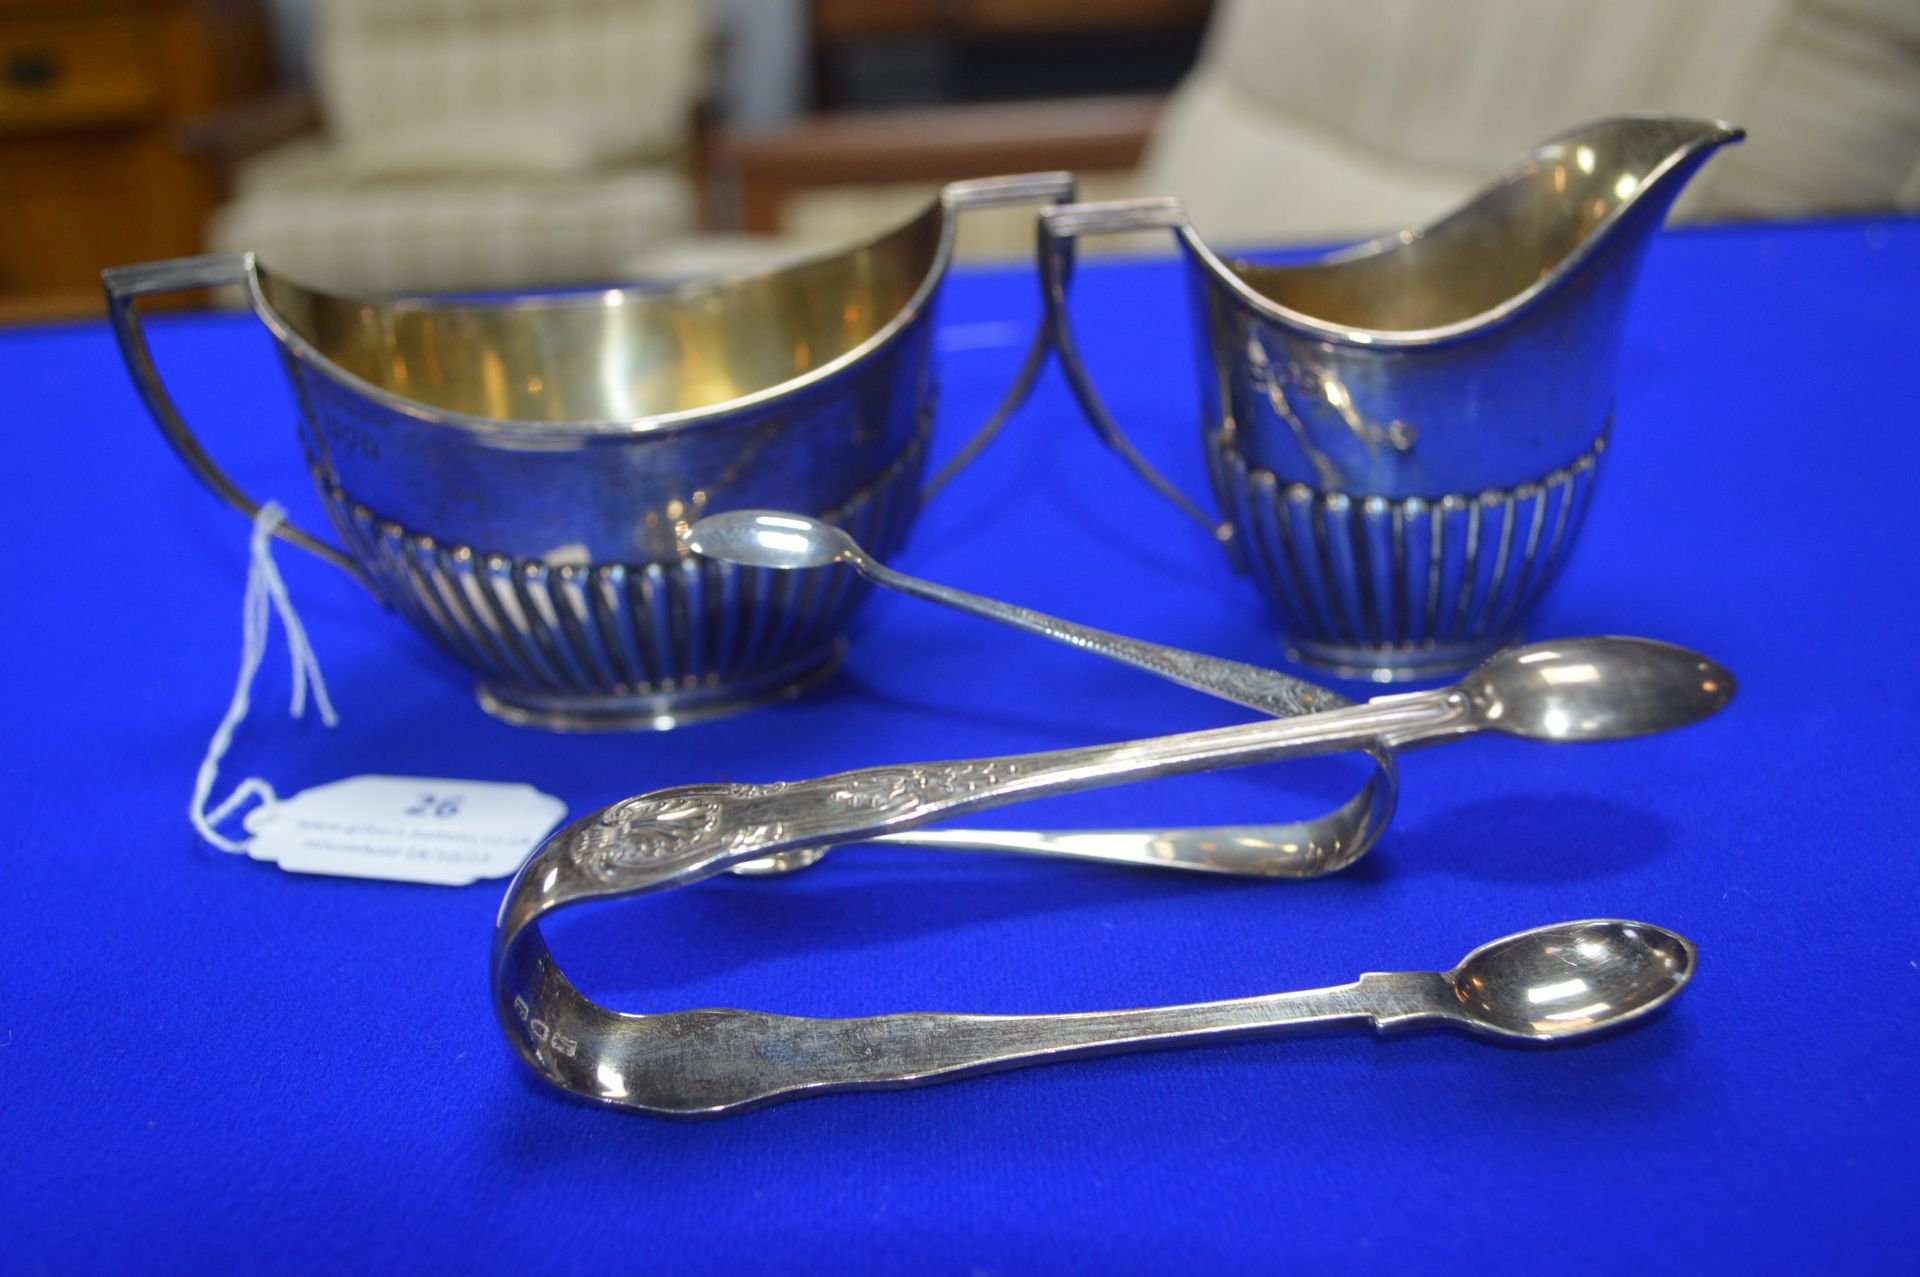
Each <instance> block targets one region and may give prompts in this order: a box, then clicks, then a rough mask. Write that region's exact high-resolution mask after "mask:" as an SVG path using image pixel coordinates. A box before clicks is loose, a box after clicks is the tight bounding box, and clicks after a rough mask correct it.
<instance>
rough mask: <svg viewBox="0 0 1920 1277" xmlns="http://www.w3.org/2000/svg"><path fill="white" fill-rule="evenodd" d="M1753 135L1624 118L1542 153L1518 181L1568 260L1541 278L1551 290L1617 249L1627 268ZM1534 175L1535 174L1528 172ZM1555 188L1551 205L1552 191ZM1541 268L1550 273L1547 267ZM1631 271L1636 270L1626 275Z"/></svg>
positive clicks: (1667, 119)
mask: <svg viewBox="0 0 1920 1277" xmlns="http://www.w3.org/2000/svg"><path fill="white" fill-rule="evenodd" d="M1745 136H1746V132H1745V130H1743V129H1740V128H1738V127H1736V126H1734V125H1731V124H1727V123H1724V122H1722V121H1719V120H1693V119H1686V118H1682V117H1676V116H1659V115H1642V116H1623V117H1619V118H1616V119H1611V120H1603V121H1600V122H1598V123H1596V124H1591V125H1588V126H1586V127H1584V128H1581V129H1577V130H1575V131H1573V132H1571V133H1568V134H1565V135H1563V136H1561V137H1559V138H1556V139H1554V140H1553V141H1551V142H1548V143H1547V144H1545V145H1544V146H1542V147H1541V148H1540V149H1539V150H1538V151H1537V152H1535V155H1534V156H1533V157H1529V158H1530V160H1531V161H1532V162H1531V164H1528V165H1523V166H1522V171H1521V172H1520V173H1518V174H1516V175H1515V176H1516V177H1517V179H1518V180H1517V181H1516V182H1515V186H1516V187H1517V188H1519V190H1518V191H1517V193H1518V194H1520V195H1521V196H1522V199H1523V201H1524V202H1525V203H1529V204H1532V205H1534V206H1536V207H1537V208H1538V209H1539V210H1540V211H1539V212H1538V213H1537V214H1536V216H1540V217H1542V218H1544V219H1546V220H1547V221H1549V222H1559V223H1561V226H1562V228H1563V229H1561V230H1560V231H1559V233H1558V234H1557V235H1556V234H1553V233H1551V232H1549V246H1551V241H1552V240H1555V239H1558V240H1560V242H1561V244H1562V245H1563V246H1564V249H1563V251H1564V256H1563V257H1562V259H1561V260H1560V261H1559V262H1557V263H1553V264H1552V265H1551V266H1550V267H1549V268H1548V269H1546V270H1543V272H1542V274H1541V288H1540V291H1542V292H1545V291H1548V290H1550V289H1551V288H1552V287H1553V286H1554V285H1556V284H1559V283H1562V282H1564V281H1565V280H1566V279H1568V278H1569V277H1570V276H1571V275H1573V274H1574V273H1575V272H1577V271H1578V270H1579V269H1580V267H1581V265H1582V264H1583V263H1584V262H1586V261H1587V260H1589V259H1590V258H1593V257H1598V256H1601V255H1603V254H1605V253H1607V251H1608V250H1609V249H1610V248H1616V247H1617V248H1619V249H1621V250H1624V251H1623V252H1622V254H1621V256H1622V258H1623V259H1624V261H1626V262H1637V261H1638V256H1639V255H1638V252H1637V251H1635V250H1637V249H1639V248H1643V247H1644V246H1645V244H1646V242H1647V241H1648V240H1649V239H1651V238H1652V236H1653V234H1654V232H1655V231H1657V230H1659V229H1660V225H1661V223H1662V222H1664V221H1665V220H1666V216H1667V212H1668V211H1669V210H1670V209H1671V208H1672V207H1673V204H1674V201H1675V200H1677V199H1679V198H1680V194H1681V192H1682V191H1683V190H1685V188H1686V186H1687V184H1688V183H1689V182H1690V181H1692V180H1693V177H1694V175H1695V174H1697V173H1698V172H1699V171H1700V168H1701V166H1702V165H1703V164H1705V163H1706V162H1707V160H1708V159H1709V158H1710V157H1711V156H1712V155H1713V154H1714V152H1716V151H1718V150H1719V149H1720V148H1721V147H1723V146H1726V145H1728V144H1730V143H1733V142H1737V141H1739V140H1740V139H1741V138H1743V137H1745ZM1528 170H1531V171H1528ZM1548 186H1551V187H1552V188H1553V195H1552V197H1548V196H1547V194H1546V192H1545V190H1539V191H1528V190H1526V188H1528V187H1548ZM1541 265H1543V266H1547V265H1548V264H1547V263H1546V262H1542V263H1541ZM1624 268H1626V269H1631V267H1624Z"/></svg>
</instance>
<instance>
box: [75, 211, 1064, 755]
mask: <svg viewBox="0 0 1920 1277" xmlns="http://www.w3.org/2000/svg"><path fill="white" fill-rule="evenodd" d="M1072 194H1073V179H1072V176H1071V175H1069V174H1065V173H1037V174H1026V175H1018V176H1010V177H998V178H983V179H979V180H976V181H968V182H956V183H952V184H950V185H948V186H947V187H946V188H945V189H944V190H943V191H942V193H941V196H940V198H939V199H938V200H936V201H934V202H933V203H932V204H931V205H930V206H929V207H928V208H927V209H926V211H925V212H923V213H921V214H920V215H919V216H917V217H915V218H913V219H912V220H910V221H908V222H906V223H904V224H903V225H901V226H899V227H898V228H896V229H895V230H893V231H891V232H889V233H887V234H884V235H882V236H880V237H878V238H876V239H875V240H873V241H872V242H870V243H867V244H864V245H861V246H859V247H856V248H853V249H850V250H847V251H845V252H842V253H837V254H830V255H827V256H822V257H817V258H811V259H806V260H802V261H798V262H795V263H792V264H790V265H787V266H784V267H781V268H778V269H773V270H768V271H764V272H760V273H756V274H748V275H742V276H739V277H734V278H724V279H709V280H695V281H692V282H689V283H686V284H683V285H676V286H671V287H661V288H619V289H609V290H605V291H595V292H573V293H565V294H559V295H554V296H530V297H529V296H522V297H514V298H509V299H501V300H496V299H478V300H460V299H442V298H404V297H402V298H366V297H346V296H335V295H331V294H327V293H324V292H320V291H318V290H316V289H312V288H308V287H305V286H303V285H300V284H297V283H294V282H293V281H290V280H288V279H285V278H282V277H280V276H278V275H276V274H274V273H273V272H271V271H269V270H268V269H266V268H265V267H263V266H262V265H261V264H260V263H259V262H257V261H255V260H254V258H253V256H252V255H251V254H229V255H223V256H216V257H203V258H191V259H184V260H179V261H170V262H156V263H150V264H146V265H140V266H129V267H121V268H117V269H114V270H109V271H107V272H105V273H104V282H105V286H106V291H107V300H108V307H109V314H110V316H111V319H112V322H113V326H114V331H115V333H116V335H117V337H118V338H119V342H120V347H121V351H122V353H123V355H124V356H125V358H126V361H127V365H128V367H129V368H130V369H131V370H132V372H133V376H134V380H135V383H136V385H137V386H138V388H139V390H140V393H141V395H142V397H143V398H144V400H145V401H146V404H147V407H148V409H149V410H150V411H151V413H152V414H153V416H154V419H155V420H156V421H157V422H158V423H159V425H160V427H161V430H162V431H163V433H164V434H165V436H166V438H167V440H168V442H169V443H171V444H172V445H173V447H174V449H175V451H176V452H178V453H179V455H180V457H181V458H182V459H183V460H184V461H185V463H186V465H187V467H188V469H189V470H191V471H192V472H193V473H194V474H195V475H196V476H197V477H198V478H199V479H200V480H201V481H202V482H204V483H205V484H206V485H207V486H208V487H209V488H211V489H212V490H213V492H214V493H215V494H216V495H218V496H219V497H221V498H222V499H224V500H225V501H226V502H227V503H228V504H230V505H232V506H234V507H236V508H238V509H239V510H241V511H242V512H243V513H247V514H249V515H251V514H253V513H255V512H256V511H257V509H258V507H257V505H256V504H255V502H254V501H253V500H252V499H251V498H250V497H248V496H247V495H246V494H245V493H243V492H242V491H241V490H240V489H239V488H237V487H236V486H235V485H234V484H233V482H232V481H231V480H230V479H229V478H228V477H227V476H226V475H225V474H224V473H223V472H222V471H221V469H220V468H219V466H218V465H217V464H216V463H215V462H214V461H213V460H212V458H211V457H210V456H209V455H208V454H207V452H206V450H205V449H204V448H202V447H201V445H200V443H199V441H198V439H197V438H196V437H195V435H194V434H193V432H192V430H191V429H190V428H189V427H188V425H187V423H186V421H185V420H184V419H183V418H182V417H181V415H180V412H179V410H178V408H177V407H176V406H175V404H174V402H173V399H172V398H171V396H170V395H169V394H168V393H167V390H166V388H165V386H164V385H163V384H162V382H161V379H160V376H159V372H158V370H157V368H156V366H155V364H154V360H153V356H152V354H151V352H150V351H149V349H148V346H147V342H146V337H145V334H144V332H143V330H142V327H141V323H140V317H139V313H138V310H137V309H136V303H137V301H138V299H139V298H140V297H142V296H145V295H148V294H152V293H159V292H168V291H174V290H179V289H191V288H209V287H216V286H222V285H235V284H237V285H240V286H242V287H243V288H244V289H245V291H246V296H247V299H248V301H249V302H250V303H251V305H252V308H253V310H254V312H255V314H256V315H257V316H258V317H259V319H260V320H261V321H262V322H263V323H264V324H265V325H266V326H267V328H268V329H269V330H270V331H271V332H272V334H273V335H274V337H275V338H277V339H278V341H279V344H280V348H281V353H282V354H283V356H284V357H285V363H286V367H287V370H288V374H289V377H290V379H291V381H292V383H293V386H294V390H295V393H296V396H297V398H298V400H299V404H300V408H301V412H300V414H299V418H298V433H299V438H300V443H301V446H302V448H303V450H304V452H305V454H306V461H307V465H308V468H309V469H310V470H311V472H312V474H313V478H314V482H315V484H316V486H317V487H318V489H319V492H320V495H321V499H322V502H323V504H324V505H325V507H326V509H327V512H328V514H329V516H330V518H331V520H332V523H333V528H334V532H335V534H336V535H337V537H338V539H339V545H338V547H336V546H335V545H333V544H330V543H328V542H327V541H326V540H325V539H323V538H322V537H319V536H316V535H313V534H310V533H308V532H306V531H303V530H299V529H294V528H289V527H283V528H282V529H281V530H280V533H279V535H281V536H282V537H284V538H285V539H287V540H289V541H291V542H292V543H294V544H296V545H298V546H300V547H301V548H303V549H305V550H308V551H310V552H312V553H314V554H317V555H319V556H320V557H321V558H323V559H326V560H327V561H328V562H330V563H333V564H334V565H336V566H338V567H340V568H341V569H343V570H345V571H346V572H348V573H349V574H351V575H352V576H353V577H355V578H356V579H357V580H359V581H360V582H361V583H362V584H363V585H365V586H366V587H367V588H368V589H369V590H370V591H372V593H373V594H374V595H375V596H377V597H378V598H379V599H380V600H381V601H382V602H384V603H385V604H387V605H388V606H389V607H391V608H392V609H394V610H395V611H398V612H399V613H401V614H402V615H403V616H405V617H406V618H407V619H408V620H409V621H411V622H412V623H413V624H414V625H415V626H416V627H417V628H418V629H419V630H420V631H421V632H422V633H424V634H425V635H426V636H427V637H428V638H429V639H431V640H433V641H434V642H435V643H436V644H437V645H439V646H440V647H441V648H443V649H445V650H446V651H447V652H448V653H449V654H450V655H452V656H453V657H454V658H455V659H457V660H458V661H460V662H461V663H462V664H464V665H466V666H467V667H468V668H470V669H471V670H472V671H473V672H474V674H475V675H476V676H477V677H478V679H479V695H480V700H481V704H482V705H483V706H484V707H485V708H486V709H487V710H488V711H489V712H491V713H494V714H496V715H498V716H500V717H502V718H505V719H507V720H509V721H513V722H519V723H529V724H535V725H540V726H548V727H557V728H621V727H636V726H642V727H646V726H650V727H669V726H673V725H676V724H679V723H686V722H691V721H694V720H696V719H699V718H703V717H710V716H713V715H715V714H720V713H725V712H728V711H731V710H735V709H739V708H743V707H745V706H749V705H754V704H758V703H761V702H763V701H766V700H768V699H772V698H776V697H780V696H785V695H791V694H793V693H795V692H797V691H799V690H801V689H803V688H805V687H806V686H808V685H810V684H811V683H813V682H815V681H817V680H818V679H820V678H821V677H824V675H825V674H827V673H829V672H830V671H831V670H832V668H833V667H834V665H835V664H836V663H837V661H838V658H839V655H840V652H841V650H842V648H843V646H844V640H843V638H842V631H843V628H844V626H845V624H846V622H847V620H848V618H849V615H850V614H851V612H852V610H853V608H854V607H855V605H856V604H857V603H858V602H859V600H860V599H861V598H862V597H863V596H864V594H865V593H866V590H865V587H864V585H863V583H862V582H861V581H860V580H859V579H858V578H857V577H856V576H855V575H854V574H853V573H852V571H851V570H850V569H847V568H833V569H829V570H826V571H822V572H813V573H804V574H794V573H779V572H768V571H764V570H759V569H753V568H738V567H734V566H731V565H728V564H721V563H716V562H712V561H708V560H703V559H700V558H698V557H697V556H694V555H691V554H690V553H688V552H687V551H685V550H684V549H683V548H682V547H681V546H680V545H679V543H678V539H677V533H678V531H679V530H680V529H682V528H684V527H686V526H688V525H689V524H691V523H692V522H693V521H694V520H696V519H698V518H700V517H701V516H702V515H705V514H711V513H716V512H718V511H721V510H726V509H734V508H740V507H768V506H771V507H777V508H781V509H793V510H800V511H804V512H806V513H809V514H814V515H817V516H821V517H824V518H826V519H828V520H830V521H832V522H835V523H838V524H840V525H842V526H844V527H845V528H846V529H847V530H848V531H849V532H851V533H852V534H853V535H854V536H855V537H857V538H858V539H860V540H861V541H863V542H865V543H866V544H868V545H870V546H872V547H874V549H875V552H876V553H878V554H881V555H889V554H891V553H893V552H894V551H895V550H896V549H897V548H898V547H899V546H900V544H901V542H902V540H903V539H904V537H905V535H906V533H907V529H908V527H909V525H910V524H911V523H912V521H913V518H914V516H915V514H916V513H917V512H918V509H919V506H920V503H921V500H922V496H923V492H922V488H921V475H922V470H923V466H924V463H925V460H926V455H927V443H928V435H929V433H930V429H931V419H932V415H933V407H934V402H935V398H936V395H935V386H936V380H937V378H936V368H935V364H934V361H933V359H932V356H931V349H932V333H933V313H934V303H935V301H936V299H937V295H938V293H939V290H940V285H941V283H942V281H943V280H944V278H945V275H946V271H947V266H948V264H949V262H950V260H951V257H952V249H953V237H954V230H955V221H956V218H957V217H958V216H959V215H961V214H962V213H964V212H965V211H966V210H968V209H972V208H976V207H982V206H987V205H998V204H1012V203H1036V204H1037V203H1040V202H1043V201H1054V202H1057V201H1060V200H1063V199H1071V198H1072ZM1045 354H1046V345H1045V337H1044V333H1036V335H1035V340H1034V343H1033V345H1032V347H1031V349H1030V350H1029V352H1028V355H1027V359H1026V363H1025V364H1024V366H1023V367H1022V369H1021V371H1020V373H1019V374H1018V375H1017V376H1016V378H1015V380H1014V383H1013V386H1012V388H1011V389H1010V390H1009V392H1008V394H1007V397H1006V398H1005V399H1004V400H1003V401H1002V403H1001V405H1000V408H999V410H998V411H997V412H996V413H995V414H994V416H993V417H992V419H991V420H990V421H989V422H988V423H987V425H986V426H985V427H984V428H983V429H982V430H981V431H980V433H979V434H978V435H976V436H975V438H974V440H973V442H972V443H971V444H969V445H968V446H967V447H966V448H964V449H962V450H961V452H960V454H959V455H958V456H957V457H956V458H955V463H954V464H952V465H950V466H949V467H948V469H947V470H946V471H944V472H943V474H942V475H941V476H938V477H936V478H935V479H934V481H933V483H932V484H931V485H929V487H930V488H931V487H934V486H937V485H938V484H939V483H940V482H941V481H942V480H943V479H944V478H945V477H947V476H948V475H950V474H951V473H952V471H953V470H954V469H956V468H957V466H958V465H959V464H964V462H965V460H966V459H967V458H968V457H970V456H971V455H972V453H973V452H974V451H975V450H976V449H977V447H978V446H979V445H981V444H983V443H984V442H985V441H986V439H987V438H989V437H990V436H991V434H992V432H993V431H994V430H995V429H997V428H998V426H999V424H1000V423H1001V422H1002V421H1004V419H1005V417H1006V416H1007V414H1009V413H1010V412H1012V411H1013V409H1014V408H1015V407H1017V406H1018V404H1019V403H1020V401H1021V400H1022V399H1023V398H1024V397H1025V394H1026V392H1027V389H1028V388H1029V387H1030V386H1031V384H1032V381H1033V378H1034V376H1035V374H1036V373H1037V371H1038V370H1039V368H1040V366H1041V365H1042V363H1043V362H1044V359H1045Z"/></svg>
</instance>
